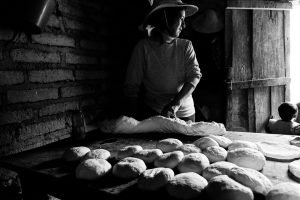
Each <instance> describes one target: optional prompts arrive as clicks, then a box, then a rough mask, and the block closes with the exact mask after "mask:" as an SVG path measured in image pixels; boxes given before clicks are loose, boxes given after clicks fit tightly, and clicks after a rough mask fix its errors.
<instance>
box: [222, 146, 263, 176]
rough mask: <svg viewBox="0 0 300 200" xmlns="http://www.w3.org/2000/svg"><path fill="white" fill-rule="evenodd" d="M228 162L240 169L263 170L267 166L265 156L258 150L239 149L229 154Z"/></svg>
mask: <svg viewBox="0 0 300 200" xmlns="http://www.w3.org/2000/svg"><path fill="white" fill-rule="evenodd" d="M227 161H228V162H232V163H234V164H236V165H238V166H240V167H247V168H251V169H255V170H258V171H259V170H262V169H263V167H264V166H265V164H266V158H265V156H264V155H263V154H262V153H261V152H260V151H258V150H255V149H250V148H238V149H235V150H230V151H228V153H227Z"/></svg>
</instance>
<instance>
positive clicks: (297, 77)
mask: <svg viewBox="0 0 300 200" xmlns="http://www.w3.org/2000/svg"><path fill="white" fill-rule="evenodd" d="M290 14H291V15H290V19H291V21H290V45H291V49H290V77H291V85H290V92H291V96H290V97H291V99H290V100H291V102H293V103H299V102H300V22H299V20H300V4H296V5H294V7H293V9H292V10H291V12H290Z"/></svg>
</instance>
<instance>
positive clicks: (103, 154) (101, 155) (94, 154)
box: [82, 149, 110, 161]
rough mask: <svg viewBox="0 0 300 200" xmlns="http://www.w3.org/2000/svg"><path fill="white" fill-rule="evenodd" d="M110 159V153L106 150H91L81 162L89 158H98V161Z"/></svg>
mask: <svg viewBox="0 0 300 200" xmlns="http://www.w3.org/2000/svg"><path fill="white" fill-rule="evenodd" d="M109 157H110V152H109V151H107V150H106V149H93V150H91V151H89V152H87V153H86V154H85V155H84V156H83V158H82V161H83V160H87V159H90V158H98V159H104V160H107V159H108V158H109Z"/></svg>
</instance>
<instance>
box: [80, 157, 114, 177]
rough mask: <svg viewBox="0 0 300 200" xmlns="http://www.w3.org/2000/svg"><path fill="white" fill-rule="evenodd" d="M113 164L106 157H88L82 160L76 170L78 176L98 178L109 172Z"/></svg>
mask: <svg viewBox="0 0 300 200" xmlns="http://www.w3.org/2000/svg"><path fill="white" fill-rule="evenodd" d="M110 169H111V164H110V163H109V162H107V161H106V160H104V159H95V158H93V159H87V160H84V161H82V162H81V163H80V164H79V165H78V166H77V167H76V170H75V174H76V178H78V179H85V180H96V179H98V178H101V177H102V176H104V175H105V174H107V173H108V172H109V171H110Z"/></svg>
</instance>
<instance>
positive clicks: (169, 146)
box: [156, 138, 182, 153]
mask: <svg viewBox="0 0 300 200" xmlns="http://www.w3.org/2000/svg"><path fill="white" fill-rule="evenodd" d="M181 145H182V142H181V141H180V140H178V139H175V138H167V139H163V140H159V141H158V142H157V144H156V148H158V149H160V150H162V152H164V153H165V152H171V151H175V150H176V148H177V147H179V146H181Z"/></svg>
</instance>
